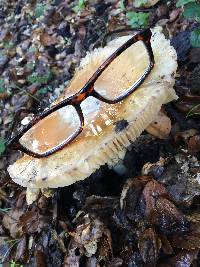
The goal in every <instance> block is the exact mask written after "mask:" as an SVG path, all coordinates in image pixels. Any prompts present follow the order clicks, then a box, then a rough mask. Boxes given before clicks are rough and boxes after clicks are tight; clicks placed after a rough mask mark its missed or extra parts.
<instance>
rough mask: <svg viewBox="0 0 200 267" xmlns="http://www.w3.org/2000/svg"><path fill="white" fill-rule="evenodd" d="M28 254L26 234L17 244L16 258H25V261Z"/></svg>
mask: <svg viewBox="0 0 200 267" xmlns="http://www.w3.org/2000/svg"><path fill="white" fill-rule="evenodd" d="M27 256H28V250H27V239H26V236H25V235H24V236H23V237H22V238H21V240H20V241H19V243H18V245H17V249H16V254H15V260H16V261H18V260H20V259H23V260H24V261H25V260H26V257H27Z"/></svg>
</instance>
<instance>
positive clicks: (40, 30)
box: [0, 0, 200, 267]
mask: <svg viewBox="0 0 200 267" xmlns="http://www.w3.org/2000/svg"><path fill="white" fill-rule="evenodd" d="M88 2H89V1H88ZM90 2H91V3H90ZM90 2H89V3H90V4H87V2H86V6H85V8H84V9H83V10H82V11H81V12H79V13H75V12H74V11H73V8H74V6H76V5H77V1H63V0H55V1H26V0H24V1H21V0H19V1H2V3H0V28H1V30H0V55H1V56H0V73H1V77H0V115H1V116H0V132H1V137H2V138H6V136H7V134H8V131H9V128H10V127H11V124H12V122H13V120H14V115H15V114H16V113H17V112H18V111H20V110H24V111H26V112H28V113H32V112H36V111H37V110H39V108H44V107H45V106H46V105H48V104H49V103H50V102H52V101H53V99H55V98H56V97H57V96H58V95H59V94H60V92H61V91H62V90H63V87H64V84H67V82H68V80H69V79H70V78H71V77H72V76H73V73H74V70H75V68H76V67H77V66H78V64H79V62H80V59H81V58H82V57H84V56H85V54H86V51H88V50H92V49H93V48H95V47H97V46H99V45H100V44H101V43H103V40H104V37H105V36H107V34H109V33H110V32H111V31H114V30H120V29H122V28H124V27H126V23H127V21H126V16H125V12H124V11H123V10H122V9H120V7H119V6H120V5H119V3H120V2H121V1H110V0H107V1H90ZM124 4H125V7H126V8H127V10H129V11H132V9H133V8H132V1H124ZM142 11H144V10H143V9H142ZM145 11H146V10H145ZM148 11H150V12H151V15H150V18H149V21H150V23H151V25H154V24H155V23H158V24H159V25H162V26H163V29H164V32H165V33H166V34H167V36H169V37H170V38H171V44H172V45H173V46H174V47H175V49H176V50H177V54H178V63H179V69H178V75H177V78H176V85H175V89H176V92H177V94H178V96H179V100H178V101H177V102H176V103H174V104H170V105H168V107H167V108H166V111H167V114H168V116H169V117H170V119H171V121H172V131H171V134H170V136H169V137H168V139H166V140H159V139H158V138H154V137H152V136H150V135H149V134H147V133H144V134H143V135H141V136H140V138H138V140H137V141H136V142H135V143H134V144H133V146H132V148H131V149H130V150H128V151H127V153H126V155H125V159H124V161H123V162H121V163H120V164H124V170H126V172H125V173H124V174H123V175H119V174H116V173H115V172H114V171H113V170H111V169H109V168H108V166H103V167H102V168H101V169H99V170H98V171H96V172H95V173H94V174H93V175H91V176H90V177H89V178H88V179H86V180H85V181H81V182H78V183H76V184H74V185H71V186H69V187H67V188H62V189H58V190H56V191H55V192H54V195H53V197H52V198H50V197H47V196H45V195H42V194H41V195H40V196H39V198H38V200H37V201H35V202H34V203H33V204H32V205H31V206H29V207H28V206H27V204H26V199H25V197H26V193H25V190H24V189H22V188H21V187H19V186H17V185H16V184H14V183H13V182H12V181H11V180H10V178H9V176H8V173H7V172H6V168H7V166H8V165H9V164H11V163H13V162H14V161H15V160H16V159H17V157H18V156H19V154H18V153H17V152H13V151H12V152H11V151H6V152H5V153H4V154H3V155H2V156H1V159H0V186H1V188H0V262H1V263H6V264H7V266H10V264H11V262H12V264H15V265H14V266H20V264H22V265H23V266H37V267H38V266H42V267H46V266H53V267H54V266H58V267H59V266H72V267H76V266H77V267H78V266H87V267H93V266H95V267H96V266H100V267H103V266H108V267H117V266H134V267H143V266H144V267H151V266H158V267H171V266H177V267H179V266H180V267H182V266H184V267H189V266H200V255H199V249H200V215H199V203H200V176H199V173H200V163H199V160H200V133H199V129H200V120H199V118H200V117H199V113H200V107H199V104H200V98H199V97H200V90H199V88H200V87H199V85H200V75H199V74H200V71H199V70H200V66H199V64H200V60H199V58H200V57H199V48H192V47H191V44H190V40H189V39H190V32H191V29H193V28H195V27H196V26H197V25H195V24H194V23H193V22H192V21H190V20H185V19H184V18H183V16H181V9H180V8H176V7H175V3H174V1H168V2H167V3H166V2H165V3H164V1H160V2H159V3H158V4H157V5H156V6H153V7H151V8H149V10H148ZM25 115H26V114H25V113H22V114H21V116H22V118H23V117H24V116H25ZM124 127H127V123H126V122H125V121H122V122H120V124H119V125H116V131H120V130H122V129H123V128H124ZM5 266H6V265H5ZM12 266H13V265H12Z"/></svg>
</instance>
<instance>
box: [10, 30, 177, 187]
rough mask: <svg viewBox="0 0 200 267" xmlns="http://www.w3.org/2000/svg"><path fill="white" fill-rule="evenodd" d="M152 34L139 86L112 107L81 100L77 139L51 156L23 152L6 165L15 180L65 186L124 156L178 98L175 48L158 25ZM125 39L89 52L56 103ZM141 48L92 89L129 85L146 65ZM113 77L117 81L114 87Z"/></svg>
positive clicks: (75, 89)
mask: <svg viewBox="0 0 200 267" xmlns="http://www.w3.org/2000/svg"><path fill="white" fill-rule="evenodd" d="M152 32H153V36H152V40H151V44H152V48H153V52H154V57H155V66H154V68H153V70H152V72H151V73H150V75H149V76H148V78H147V79H146V80H145V82H144V83H143V84H142V85H141V86H140V87H139V88H138V90H136V92H134V93H133V94H131V95H130V96H129V97H128V98H126V99H125V100H123V101H122V102H120V103H118V104H114V105H109V104H106V103H103V102H100V101H98V100H96V99H94V98H92V97H89V98H87V99H86V100H85V101H84V102H83V103H82V108H83V112H84V114H85V116H86V121H85V128H84V130H83V132H82V133H81V134H80V135H79V136H78V138H77V139H76V140H74V141H73V142H72V143H71V144H70V145H68V146H67V147H65V148H64V149H62V150H61V151H59V152H57V153H55V154H53V155H51V156H48V157H46V158H40V159H37V158H32V157H30V156H27V155H25V156H23V157H22V158H21V159H19V160H18V161H16V162H15V163H14V164H13V165H11V166H9V168H8V171H9V174H10V176H11V178H12V179H13V180H14V181H15V182H16V183H18V184H20V185H22V186H24V187H29V188H46V187H49V188H57V187H62V186H67V185H70V184H72V183H75V182H76V181H79V180H83V179H85V178H87V177H88V176H89V175H90V174H92V173H93V172H94V171H95V170H97V169H98V168H99V167H100V166H101V165H104V164H109V165H111V166H114V165H115V164H116V163H117V162H118V161H119V159H123V157H124V155H125V152H126V149H127V147H129V146H130V144H131V143H132V142H133V141H134V140H135V139H136V138H137V137H138V136H139V135H140V134H141V133H142V131H143V130H144V129H145V128H146V127H147V126H148V125H149V124H150V123H151V122H152V121H153V120H154V118H155V116H156V115H157V114H158V112H159V110H160V108H161V106H162V104H165V103H167V102H169V101H172V100H174V99H177V96H176V94H175V91H174V90H173V85H174V75H175V73H176V69H177V60H176V52H175V50H174V49H173V47H171V46H170V42H169V40H167V39H166V38H165V37H164V35H163V34H162V33H161V32H160V28H157V29H154V30H152ZM129 38H130V36H125V37H120V38H117V39H115V40H113V41H111V42H110V43H109V44H108V45H107V46H106V47H104V48H99V49H95V50H94V51H93V52H91V53H88V54H87V56H86V57H85V58H84V59H83V60H82V61H81V64H80V68H79V69H78V70H77V71H76V74H75V76H74V78H73V79H72V81H71V82H70V84H69V85H68V87H67V88H66V89H65V92H64V95H62V96H61V97H60V98H59V99H58V100H57V101H56V102H59V101H61V100H62V99H63V98H66V97H67V96H68V95H71V94H74V93H76V92H78V90H80V88H81V87H82V86H83V85H84V83H85V82H86V81H87V80H88V79H89V78H90V76H91V75H92V74H93V73H94V71H95V70H96V69H97V68H98V67H99V66H100V65H101V64H102V63H103V62H104V61H105V59H106V58H107V57H108V56H109V55H111V54H112V53H113V52H114V51H115V50H116V49H117V48H118V47H119V46H121V45H122V44H123V43H124V42H125V41H126V40H127V39H129ZM140 49H141V48H140V47H139V46H137V45H136V46H134V47H133V48H131V49H129V51H128V54H127V57H126V58H124V59H123V60H121V61H120V62H118V63H117V62H116V63H115V68H113V70H112V75H111V73H109V72H108V73H107V74H105V75H104V76H102V77H101V78H99V80H98V82H97V84H96V85H95V89H100V90H102V88H105V87H106V88H109V90H110V91H111V93H112V92H113V93H115V91H116V90H118V88H116V87H117V85H116V80H117V84H118V87H119V88H120V87H121V86H122V85H124V84H127V86H128V87H129V86H130V85H131V81H132V79H133V75H136V74H137V70H138V68H139V67H140V65H142V64H144V63H143V62H144V60H143V56H144V55H143V54H142V53H141V51H140ZM133 55H134V56H133ZM136 63H137V64H139V65H138V66H137V67H135V68H134V66H135V64H136ZM120 68H123V69H125V70H126V79H125V78H123V77H120ZM112 81H115V88H113V87H112Z"/></svg>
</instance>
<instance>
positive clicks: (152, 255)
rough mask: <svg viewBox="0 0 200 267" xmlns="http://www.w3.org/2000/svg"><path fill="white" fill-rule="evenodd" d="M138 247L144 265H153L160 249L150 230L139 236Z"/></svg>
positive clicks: (156, 237)
mask: <svg viewBox="0 0 200 267" xmlns="http://www.w3.org/2000/svg"><path fill="white" fill-rule="evenodd" d="M138 247H139V250H140V254H141V256H142V259H143V261H144V262H145V263H147V264H150V265H155V264H156V262H157V259H158V255H159V251H160V249H161V241H160V239H159V237H158V235H157V234H156V232H155V231H154V229H152V228H148V229H146V230H145V231H144V232H143V233H141V236H139V242H138Z"/></svg>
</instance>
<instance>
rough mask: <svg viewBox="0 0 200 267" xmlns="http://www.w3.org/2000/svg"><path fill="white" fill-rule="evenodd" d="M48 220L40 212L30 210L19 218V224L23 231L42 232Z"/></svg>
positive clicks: (30, 232)
mask: <svg viewBox="0 0 200 267" xmlns="http://www.w3.org/2000/svg"><path fill="white" fill-rule="evenodd" d="M48 223H49V222H48V221H47V220H46V219H45V218H44V217H43V216H42V215H40V214H39V212H38V211H28V212H26V213H24V214H23V215H22V216H21V217H20V219H19V226H20V227H21V229H22V231H23V233H27V234H33V233H36V232H37V233H40V232H41V231H42V230H43V229H44V228H45V227H46V226H47V225H48Z"/></svg>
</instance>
